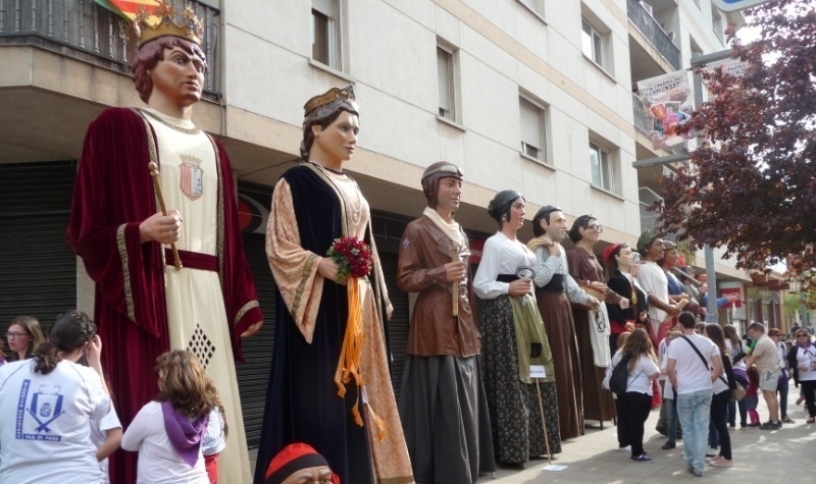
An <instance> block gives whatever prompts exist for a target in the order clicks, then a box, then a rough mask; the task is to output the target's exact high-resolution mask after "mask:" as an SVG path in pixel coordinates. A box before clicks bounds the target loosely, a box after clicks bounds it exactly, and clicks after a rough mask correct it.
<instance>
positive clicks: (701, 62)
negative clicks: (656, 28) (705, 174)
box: [632, 49, 733, 323]
mask: <svg viewBox="0 0 816 484" xmlns="http://www.w3.org/2000/svg"><path fill="white" fill-rule="evenodd" d="M732 57H733V53H732V51H731V49H727V50H723V51H720V52H714V53H713V54H706V55H697V56H694V57H692V59H691V69H696V68H698V67H700V68H702V67H705V66H707V65H708V64H711V63H714V62H720V61H723V60H727V59H731V58H732ZM693 86H694V108H695V109H697V108H699V107H700V105H702V104H703V78H702V76H701V75H700V74H699V73H698V72H694V83H693ZM690 159H691V155H689V154H688V153H677V154H673V155H668V156H660V157H657V158H648V159H645V160H639V161H635V162H633V163H632V166H633V167H634V168H645V167H647V166H657V165H669V164H672V163H677V162H683V161H688V160H690ZM703 251H704V253H705V264H706V275H707V276H708V306H707V307H706V322H707V323H716V322H717V320H718V315H719V310H718V308H717V275H716V272H715V270H714V250H713V249H712V248H711V246H710V245H708V244H705V246H704V247H703Z"/></svg>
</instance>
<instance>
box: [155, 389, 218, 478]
mask: <svg viewBox="0 0 816 484" xmlns="http://www.w3.org/2000/svg"><path fill="white" fill-rule="evenodd" d="M161 407H162V414H163V415H164V430H165V432H167V437H168V438H169V439H170V443H171V444H172V445H173V448H174V449H176V452H178V454H179V456H180V457H181V460H183V461H184V462H185V463H186V464H187V465H188V466H190V467H195V464H196V462H197V461H198V454H199V451H200V450H201V440H202V439H203V438H204V432H206V430H207V422H208V420H209V417H210V415H209V414H207V415H202V416H201V417H198V419H197V420H196V421H195V422H190V419H189V418H187V416H186V415H184V414H182V413H180V412H178V411H177V410H176V409H175V408H173V405H172V404H171V403H170V402H162V404H161Z"/></svg>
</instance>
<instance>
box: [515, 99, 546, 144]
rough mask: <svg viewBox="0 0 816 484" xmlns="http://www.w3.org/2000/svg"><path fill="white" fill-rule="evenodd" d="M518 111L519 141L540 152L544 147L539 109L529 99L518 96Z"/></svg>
mask: <svg viewBox="0 0 816 484" xmlns="http://www.w3.org/2000/svg"><path fill="white" fill-rule="evenodd" d="M519 111H520V112H521V141H522V142H523V143H526V144H528V145H530V146H533V147H535V148H536V149H538V150H539V152H541V151H542V150H543V148H544V143H542V141H541V140H542V138H543V136H542V131H543V129H542V126H541V109H540V108H539V107H538V106H536V105H535V104H533V103H531V102H530V101H528V100H526V99H524V98H519ZM539 156H540V155H539Z"/></svg>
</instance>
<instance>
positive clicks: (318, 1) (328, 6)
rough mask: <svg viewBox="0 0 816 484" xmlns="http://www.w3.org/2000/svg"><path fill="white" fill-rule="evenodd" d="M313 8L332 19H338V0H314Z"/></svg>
mask: <svg viewBox="0 0 816 484" xmlns="http://www.w3.org/2000/svg"><path fill="white" fill-rule="evenodd" d="M312 8H313V9H315V10H317V11H318V12H320V13H322V14H323V15H325V16H326V17H329V18H331V19H335V20H336V19H337V0H312Z"/></svg>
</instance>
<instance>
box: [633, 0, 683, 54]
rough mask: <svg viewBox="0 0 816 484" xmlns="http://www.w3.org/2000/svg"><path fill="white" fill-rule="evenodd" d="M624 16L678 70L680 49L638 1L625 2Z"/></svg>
mask: <svg viewBox="0 0 816 484" xmlns="http://www.w3.org/2000/svg"><path fill="white" fill-rule="evenodd" d="M626 15H627V16H628V17H629V20H630V21H631V22H632V24H634V26H635V27H636V28H637V29H638V30H639V31H640V33H642V34H643V35H644V36H645V37H646V38H647V39H648V40H649V42H650V43H651V44H652V45H653V46H654V48H655V49H657V51H658V52H660V55H661V56H663V58H664V59H666V62H668V63H669V64H670V65H671V66H672V67H673V68H674V69H675V70H680V68H681V67H682V63H681V62H680V49H678V48H677V46H675V45H674V43H672V40H671V39H670V38H669V36H668V34H666V32H665V31H664V30H663V28H662V27H661V26H660V24H659V23H658V22H657V20H655V19H654V17H652V14H650V13H649V12H648V11H647V10H646V9H645V8H643V6H642V5H641V4H640V1H639V0H626Z"/></svg>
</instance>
